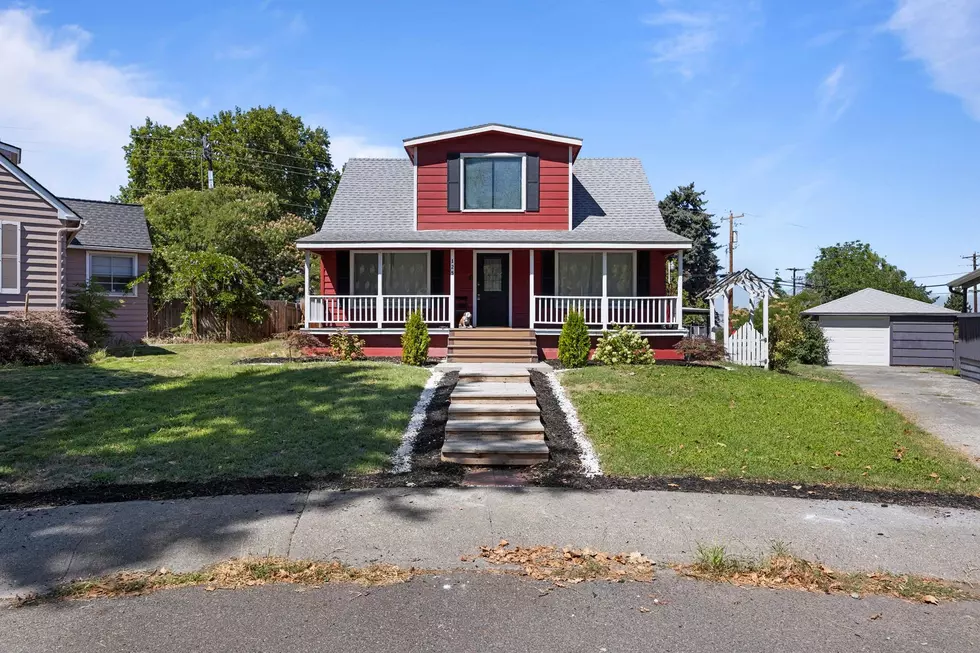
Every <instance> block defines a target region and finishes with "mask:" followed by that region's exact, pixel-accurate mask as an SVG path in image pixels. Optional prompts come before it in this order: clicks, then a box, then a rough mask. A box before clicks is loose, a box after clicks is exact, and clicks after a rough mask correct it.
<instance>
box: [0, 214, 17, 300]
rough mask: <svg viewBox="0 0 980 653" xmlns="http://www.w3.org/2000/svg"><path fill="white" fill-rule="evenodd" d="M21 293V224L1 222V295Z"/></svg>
mask: <svg viewBox="0 0 980 653" xmlns="http://www.w3.org/2000/svg"><path fill="white" fill-rule="evenodd" d="M19 292H20V223H17V222H0V293H19Z"/></svg>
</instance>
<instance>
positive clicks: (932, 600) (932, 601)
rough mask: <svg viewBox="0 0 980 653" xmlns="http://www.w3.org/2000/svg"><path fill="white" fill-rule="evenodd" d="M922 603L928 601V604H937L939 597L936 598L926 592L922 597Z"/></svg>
mask: <svg viewBox="0 0 980 653" xmlns="http://www.w3.org/2000/svg"><path fill="white" fill-rule="evenodd" d="M922 602H923V603H928V604H929V605H939V599H937V598H936V597H935V596H933V595H932V594H926V595H925V596H923V597H922Z"/></svg>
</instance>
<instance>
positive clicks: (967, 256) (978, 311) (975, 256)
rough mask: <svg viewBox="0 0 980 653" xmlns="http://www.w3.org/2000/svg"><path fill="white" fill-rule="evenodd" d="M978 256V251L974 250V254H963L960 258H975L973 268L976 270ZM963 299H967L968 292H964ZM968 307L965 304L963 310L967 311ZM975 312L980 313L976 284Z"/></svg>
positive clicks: (974, 287)
mask: <svg viewBox="0 0 980 653" xmlns="http://www.w3.org/2000/svg"><path fill="white" fill-rule="evenodd" d="M977 256H978V252H973V253H972V254H967V255H966V256H961V257H960V258H972V259H973V270H974V272H975V271H976V269H977ZM963 300H964V301H966V293H963ZM966 308H967V307H966V306H964V307H963V310H964V311H966ZM973 312H974V313H980V309H978V308H977V287H976V286H973Z"/></svg>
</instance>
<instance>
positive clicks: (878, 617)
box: [870, 612, 881, 621]
mask: <svg viewBox="0 0 980 653" xmlns="http://www.w3.org/2000/svg"><path fill="white" fill-rule="evenodd" d="M870 619H871V621H878V620H879V619H881V613H880V612H879V613H878V614H873V615H871V617H870Z"/></svg>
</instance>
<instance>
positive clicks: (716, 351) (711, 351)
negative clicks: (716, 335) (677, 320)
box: [674, 336, 725, 361]
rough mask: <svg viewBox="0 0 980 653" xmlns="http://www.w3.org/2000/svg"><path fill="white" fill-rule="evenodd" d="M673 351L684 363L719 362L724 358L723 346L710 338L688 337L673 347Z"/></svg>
mask: <svg viewBox="0 0 980 653" xmlns="http://www.w3.org/2000/svg"><path fill="white" fill-rule="evenodd" d="M674 351H676V352H677V353H679V354H682V355H683V356H684V360H686V361H720V360H723V359H724V358H725V345H724V344H723V343H720V342H718V341H717V340H714V339H712V338H695V337H691V336H688V337H687V338H684V339H682V340H681V341H680V342H678V343H677V344H676V345H674Z"/></svg>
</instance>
